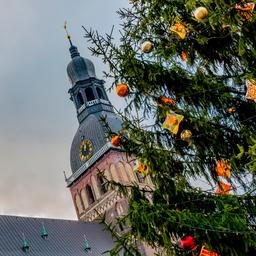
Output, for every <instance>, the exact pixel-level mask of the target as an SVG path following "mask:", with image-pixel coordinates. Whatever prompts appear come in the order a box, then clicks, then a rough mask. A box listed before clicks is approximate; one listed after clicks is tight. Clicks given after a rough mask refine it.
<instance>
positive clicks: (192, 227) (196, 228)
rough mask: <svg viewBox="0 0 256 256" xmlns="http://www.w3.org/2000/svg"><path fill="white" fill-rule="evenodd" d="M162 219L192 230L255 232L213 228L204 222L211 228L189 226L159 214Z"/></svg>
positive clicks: (254, 232)
mask: <svg viewBox="0 0 256 256" xmlns="http://www.w3.org/2000/svg"><path fill="white" fill-rule="evenodd" d="M160 217H161V218H162V219H165V220H167V221H169V222H171V223H175V224H177V225H179V226H181V227H183V226H184V227H188V228H190V229H194V230H204V231H206V233H207V231H209V232H215V233H230V234H237V235H238V234H256V231H239V230H231V229H228V228H224V227H222V228H220V229H216V228H215V229H214V228H212V227H211V226H210V225H207V224H205V226H210V227H211V228H203V227H197V226H191V225H189V224H184V223H181V222H178V221H173V220H171V219H170V218H167V217H163V216H160Z"/></svg>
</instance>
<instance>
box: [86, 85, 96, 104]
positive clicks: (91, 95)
mask: <svg viewBox="0 0 256 256" xmlns="http://www.w3.org/2000/svg"><path fill="white" fill-rule="evenodd" d="M85 95H86V99H87V101H92V100H95V96H94V93H93V90H92V88H91V87H88V88H86V89H85Z"/></svg>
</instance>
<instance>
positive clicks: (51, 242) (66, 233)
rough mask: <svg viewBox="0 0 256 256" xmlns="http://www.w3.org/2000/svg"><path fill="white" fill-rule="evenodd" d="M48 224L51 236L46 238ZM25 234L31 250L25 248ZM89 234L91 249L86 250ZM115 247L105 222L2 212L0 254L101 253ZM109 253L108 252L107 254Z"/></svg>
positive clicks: (77, 255)
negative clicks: (15, 214) (35, 216)
mask: <svg viewBox="0 0 256 256" xmlns="http://www.w3.org/2000/svg"><path fill="white" fill-rule="evenodd" d="M42 223H43V224H44V226H45V228H46V230H47V233H48V237H47V239H43V238H42V237H41V234H42V225H43V224H42ZM23 233H24V237H25V238H26V239H27V241H28V243H29V251H28V252H24V251H23V250H22V244H23V243H22V241H23ZM85 237H86V239H87V241H88V244H89V246H90V247H91V250H90V251H89V254H88V253H86V251H85V250H84V248H85ZM112 247H114V243H113V240H112V238H111V235H110V234H109V233H107V232H106V231H104V226H103V225H100V224H97V223H86V222H82V221H74V220H59V219H44V218H33V217H17V216H3V215H2V216H0V256H25V255H31V256H50V255H51V256H71V255H72V256H86V255H88V256H89V255H90V256H97V255H102V253H103V252H105V251H107V250H109V249H111V248H112ZM106 255H108V254H106Z"/></svg>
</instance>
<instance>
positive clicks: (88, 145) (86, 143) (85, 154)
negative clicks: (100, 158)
mask: <svg viewBox="0 0 256 256" xmlns="http://www.w3.org/2000/svg"><path fill="white" fill-rule="evenodd" d="M79 155H80V159H81V160H82V161H87V160H88V159H89V158H90V157H91V156H92V142H91V141H90V140H82V141H81V144H80V148H79Z"/></svg>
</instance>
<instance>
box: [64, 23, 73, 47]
mask: <svg viewBox="0 0 256 256" xmlns="http://www.w3.org/2000/svg"><path fill="white" fill-rule="evenodd" d="M67 25H68V23H67V21H66V20H65V21H64V29H65V31H66V34H67V39H68V41H69V43H70V45H71V46H72V41H71V36H70V34H69V33H68V30H67Z"/></svg>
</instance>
